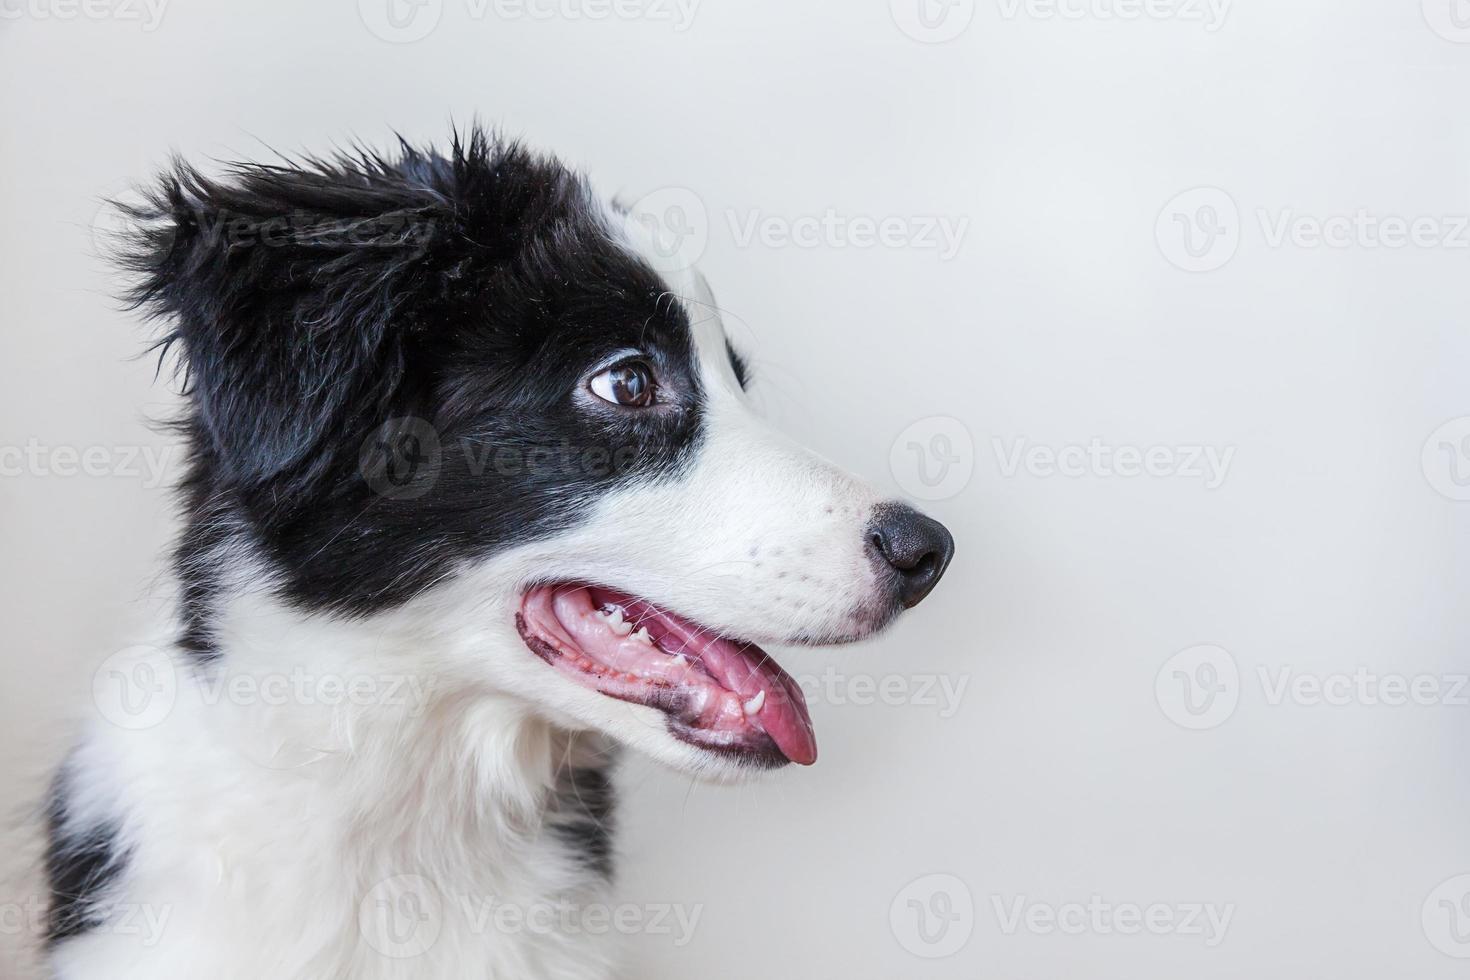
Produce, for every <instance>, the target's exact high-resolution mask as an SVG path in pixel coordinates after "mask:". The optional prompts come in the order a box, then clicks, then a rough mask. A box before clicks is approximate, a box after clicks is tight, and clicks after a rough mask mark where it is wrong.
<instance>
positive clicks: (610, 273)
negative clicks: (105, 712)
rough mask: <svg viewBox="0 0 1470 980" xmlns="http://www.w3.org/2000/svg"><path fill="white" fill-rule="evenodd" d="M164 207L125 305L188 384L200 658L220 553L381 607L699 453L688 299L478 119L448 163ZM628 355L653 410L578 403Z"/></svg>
mask: <svg viewBox="0 0 1470 980" xmlns="http://www.w3.org/2000/svg"><path fill="white" fill-rule="evenodd" d="M148 201H149V203H148V204H146V205H145V206H142V207H133V208H129V209H127V210H128V214H129V215H130V217H131V218H132V219H134V221H135V223H136V227H137V229H138V230H137V233H136V235H135V237H134V238H133V240H132V241H131V242H130V243H129V247H128V248H127V252H126V256H125V259H124V262H125V265H126V267H127V268H128V269H129V270H130V271H131V272H132V273H133V274H134V276H135V277H136V279H135V282H136V285H135V287H134V288H133V289H132V291H131V292H130V293H129V294H128V299H129V301H130V302H131V303H132V304H133V305H135V306H138V307H142V308H144V309H146V310H148V311H149V312H150V313H151V314H153V315H155V316H158V317H161V318H163V319H165V320H166V321H167V322H168V323H169V330H168V333H167V334H166V336H165V337H164V338H163V340H162V341H161V342H160V345H161V346H162V348H163V349H164V351H165V352H167V351H168V350H169V349H170V348H175V347H176V348H178V350H179V351H180V352H181V354H182V363H183V367H184V370H185V373H186V376H187V389H188V392H189V395H190V401H189V405H190V410H189V413H188V415H187V417H186V418H185V419H183V420H182V421H181V423H180V428H181V430H182V431H183V433H184V434H185V436H186V437H187V439H188V441H189V444H190V446H191V450H192V466H191V470H190V473H189V475H188V477H187V479H186V481H185V483H184V494H185V507H186V528H185V532H184V534H183V537H182V539H181V541H180V545H179V547H178V550H177V553H176V558H175V563H176V566H177V571H178V573H179V575H180V576H181V578H182V581H183V584H184V606H185V609H184V626H185V628H184V638H183V639H184V643H185V646H186V648H188V649H191V650H193V651H194V652H195V653H196V655H197V656H199V657H200V658H202V659H208V658H210V657H211V656H212V655H213V652H212V651H213V647H212V641H211V637H210V607H211V603H212V601H213V595H214V593H215V590H216V588H217V583H216V581H215V579H214V576H215V571H214V569H215V568H216V567H217V566H218V564H219V561H218V552H219V550H220V549H222V548H228V547H231V546H232V545H234V544H237V543H242V542H243V543H248V545H249V546H250V548H251V549H252V550H254V551H256V552H257V553H259V554H261V555H263V556H264V557H265V558H266V559H267V561H268V563H269V565H270V568H271V570H272V572H273V573H274V575H275V576H276V577H277V578H278V579H279V581H280V583H281V591H282V594H283V596H284V597H285V598H286V599H288V600H289V601H291V602H293V603H294V604H296V605H298V606H300V607H304V608H311V609H329V610H334V611H338V612H345V613H349V614H365V613H369V612H373V611H377V610H379V609H382V608H384V607H386V606H390V605H393V604H396V603H399V602H402V601H404V600H405V599H407V598H409V597H411V596H412V595H413V594H415V593H416V592H418V591H420V590H422V589H423V588H425V587H426V586H428V585H431V584H432V583H434V582H435V581H436V580H438V579H439V578H441V577H442V576H444V575H446V574H447V573H448V572H449V571H450V569H451V568H452V567H453V566H454V565H456V564H457V563H459V562H460V561H462V560H464V559H468V558H477V557H483V556H485V555H487V554H489V553H492V552H494V551H495V550H497V549H499V548H502V547H505V546H507V545H509V544H513V543H519V542H522V541H525V540H527V539H528V538H532V537H535V536H538V535H544V534H548V533H551V532H554V531H557V530H559V529H561V528H563V527H565V526H566V525H567V524H568V523H570V522H571V521H572V520H573V519H574V518H575V516H576V515H577V514H578V513H579V512H581V511H582V510H583V509H584V508H585V506H586V504H587V502H588V500H589V498H590V497H592V496H593V495H596V494H599V493H603V492H606V491H607V490H608V489H610V488H612V487H614V486H618V485H620V484H622V483H624V482H626V481H627V480H629V479H633V478H635V477H644V478H655V477H657V476H658V475H660V474H663V473H668V472H671V471H673V470H676V469H677V468H678V467H679V466H680V465H681V464H682V463H683V461H684V460H686V459H687V458H688V456H689V453H690V451H691V450H692V449H693V447H694V446H695V445H696V444H697V442H698V439H699V435H700V416H701V412H700V404H701V393H700V389H699V383H698V381H697V377H696V374H695V371H694V365H693V351H692V348H691V340H690V337H689V324H688V318H687V315H686V313H685V311H684V309H683V307H682V306H681V305H680V304H679V303H678V302H677V301H676V300H675V299H674V298H673V297H672V296H670V295H669V294H667V293H665V292H664V287H663V286H662V284H661V280H660V279H659V277H658V276H657V275H656V274H655V273H654V272H653V271H652V270H651V269H649V268H648V267H647V266H645V265H644V264H643V263H642V262H640V261H639V260H638V259H637V258H635V257H634V256H633V255H632V254H631V253H629V252H628V251H627V250H626V249H625V248H624V247H622V245H621V244H619V243H618V242H617V241H615V240H614V239H613V237H612V236H610V234H609V233H608V231H607V228H606V226H605V224H604V221H605V220H606V219H605V214H604V212H602V211H601V210H600V209H599V208H597V207H596V206H595V204H594V203H593V201H592V198H591V196H590V194H589V192H588V190H587V188H586V186H585V184H584V182H583V181H582V180H581V179H580V178H579V177H577V176H576V175H574V174H572V173H571V172H569V171H567V170H566V169H565V168H563V167H562V166H561V165H560V164H558V163H557V162H555V161H553V160H550V159H544V158H539V157H536V156H533V155H531V154H530V153H528V152H526V151H525V150H523V149H522V148H520V147H519V146H517V145H515V144H510V143H504V142H499V141H497V140H495V139H493V138H491V137H489V136H487V135H486V134H485V133H484V132H482V131H480V130H479V129H472V130H471V131H470V132H469V133H468V134H466V135H464V136H463V137H461V136H458V135H457V136H456V137H455V138H454V140H453V142H452V146H451V149H450V151H449V152H448V153H447V154H440V153H438V152H436V151H433V150H427V149H418V148H415V147H412V146H409V145H407V144H406V143H403V144H400V146H399V148H398V151H397V153H396V155H395V156H394V157H393V158H391V159H390V158H388V157H385V156H383V155H379V154H374V153H370V152H366V151H359V152H356V153H354V154H351V155H339V156H337V157H333V158H331V159H328V160H316V159H309V160H306V161H305V162H302V163H288V164H282V165H263V164H237V165H233V166H231V167H230V168H228V170H227V171H226V174H225V176H224V177H223V178H222V179H217V180H216V179H210V178H207V177H205V176H203V175H202V174H200V173H199V172H197V171H196V170H194V169H192V168H190V167H189V166H187V165H185V164H183V163H179V164H176V166H175V167H174V169H173V171H172V172H171V173H169V174H167V175H166V176H164V177H163V178H162V179H161V180H160V182H159V183H158V185H157V186H156V187H155V188H154V189H153V190H152V192H151V193H150V195H149V199H148ZM625 350H636V351H638V352H640V355H641V356H642V357H643V358H644V359H646V360H647V361H648V362H649V363H650V364H652V365H653V367H654V368H655V370H656V372H657V374H658V384H659V390H660V392H661V396H662V398H661V400H662V404H661V405H660V407H659V408H658V409H657V410H653V411H641V412H628V411H621V410H618V409H617V408H615V407H613V406H609V405H606V404H605V403H598V402H596V399H590V400H589V399H588V398H587V397H585V396H586V390H585V382H586V378H587V376H588V374H589V372H591V371H592V370H593V369H594V368H595V367H597V366H598V365H599V364H601V363H602V362H604V361H606V359H608V358H610V357H613V356H615V355H616V354H617V353H618V352H621V351H625ZM737 363H738V362H737ZM737 370H739V368H737ZM742 373H743V372H742Z"/></svg>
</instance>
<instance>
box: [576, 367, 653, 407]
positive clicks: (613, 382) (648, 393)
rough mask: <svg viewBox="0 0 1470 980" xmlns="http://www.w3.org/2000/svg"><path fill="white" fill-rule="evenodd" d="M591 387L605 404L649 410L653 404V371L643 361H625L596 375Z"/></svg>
mask: <svg viewBox="0 0 1470 980" xmlns="http://www.w3.org/2000/svg"><path fill="white" fill-rule="evenodd" d="M589 387H591V389H592V393H593V394H594V395H596V396H597V397H598V398H601V399H602V400H603V401H605V402H612V403H613V404H614V405H622V406H624V407H625V408H647V407H648V406H649V405H652V404H653V369H652V368H650V367H649V366H648V365H647V364H644V363H643V362H642V361H624V362H623V363H621V364H615V365H613V366H612V367H610V368H608V369H607V370H606V371H602V372H601V373H599V374H596V375H594V376H593V378H592V381H591V382H590V384H589Z"/></svg>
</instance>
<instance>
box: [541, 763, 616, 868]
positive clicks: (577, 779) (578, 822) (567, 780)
mask: <svg viewBox="0 0 1470 980" xmlns="http://www.w3.org/2000/svg"><path fill="white" fill-rule="evenodd" d="M616 803H617V797H616V794H615V792H614V789H613V783H612V779H611V778H610V776H609V773H608V771H607V769H602V768H590V767H575V766H569V767H567V768H566V769H563V770H562V771H561V772H560V773H559V774H558V776H557V786H556V805H555V806H554V807H553V810H552V816H551V827H552V829H553V830H554V831H555V832H556V834H557V836H558V837H560V838H561V839H562V840H564V841H566V843H567V844H568V845H569V846H570V847H571V848H572V850H573V851H575V852H576V853H577V855H578V856H579V857H580V858H581V859H582V861H583V862H584V863H585V864H586V866H587V867H588V868H590V869H591V870H593V871H595V872H596V873H598V874H600V875H602V876H603V877H604V878H611V877H612V872H613V829H614V827H613V808H614V807H615V805H616Z"/></svg>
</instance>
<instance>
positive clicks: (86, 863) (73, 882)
mask: <svg viewBox="0 0 1470 980" xmlns="http://www.w3.org/2000/svg"><path fill="white" fill-rule="evenodd" d="M67 793H68V791H67V785H66V776H65V773H64V772H63V774H62V775H61V776H60V777H58V778H57V780H56V783H55V785H53V786H52V789H51V796H50V798H49V800H48V801H47V806H46V879H47V883H48V885H49V887H50V890H51V902H50V905H49V907H48V908H47V913H46V942H47V943H48V944H51V945H54V944H56V943H58V942H60V941H61V940H63V939H66V938H67V937H68V936H76V935H80V934H81V933H84V932H86V931H87V930H89V929H93V928H96V927H97V926H98V925H100V924H101V923H102V921H103V920H104V918H105V913H104V912H103V911H102V909H101V905H102V895H103V893H104V892H105V890H106V889H107V887H108V885H110V884H111V883H112V882H113V881H114V880H116V878H117V877H118V875H120V874H121V873H122V871H123V868H124V867H125V865H126V863H127V855H126V853H124V852H123V850H122V849H121V848H120V847H119V845H118V827H117V824H116V823H114V822H111V821H103V822H100V823H95V824H92V825H90V826H85V827H75V826H72V825H71V824H70V822H69V821H68V819H67V818H68V811H67Z"/></svg>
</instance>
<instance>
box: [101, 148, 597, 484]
mask: <svg viewBox="0 0 1470 980" xmlns="http://www.w3.org/2000/svg"><path fill="white" fill-rule="evenodd" d="M400 150H401V155H399V156H397V157H396V158H395V159H393V160H391V161H390V160H387V159H385V158H384V157H381V156H378V155H375V154H372V153H368V152H361V151H360V152H358V153H356V154H353V155H350V156H349V155H343V156H338V157H334V158H332V159H330V160H325V161H323V160H315V159H312V160H308V161H306V162H305V163H304V164H300V165H297V164H290V165H283V166H266V165H258V164H240V165H233V166H231V167H229V168H228V170H227V171H226V174H225V176H224V177H223V178H221V179H209V178H206V177H204V176H203V175H201V174H200V173H199V172H198V171H197V170H195V169H193V168H191V167H189V166H188V165H186V164H183V163H181V162H180V163H176V164H175V166H174V168H173V169H172V171H171V172H170V173H168V174H167V175H166V176H164V177H163V178H162V179H161V180H160V181H159V182H158V184H157V185H156V187H155V188H154V189H153V190H152V191H151V192H149V194H148V195H147V201H146V203H145V204H143V205H141V206H128V207H124V211H125V213H126V215H127V217H129V218H130V219H131V221H130V226H131V229H132V231H131V232H130V237H129V240H128V242H127V243H126V244H125V246H124V254H123V256H122V262H123V265H124V266H125V268H127V269H128V271H129V272H130V273H132V274H133V276H134V286H133V288H132V289H131V290H130V292H129V293H128V294H127V297H126V298H127V299H128V300H129V301H130V303H131V304H132V305H133V306H135V307H142V308H144V309H147V310H148V311H149V312H150V313H152V314H153V315H155V316H159V317H161V318H164V319H166V320H167V321H168V322H169V323H170V329H169V331H168V333H167V334H166V336H165V337H164V338H163V339H162V340H161V341H160V345H161V346H162V347H163V348H164V350H165V352H166V351H167V350H168V349H169V348H170V347H172V346H174V345H177V346H178V348H180V350H181V354H182V361H183V366H184V369H185V372H186V377H187V384H186V389H187V391H188V392H189V396H190V398H191V400H192V409H193V419H192V422H193V426H192V429H193V432H194V434H195V438H196V441H197V442H199V443H201V445H198V446H196V450H197V451H198V452H200V453H203V454H207V455H208V456H209V461H210V463H211V464H212V465H213V469H214V472H215V474H216V476H217V477H218V478H220V479H222V480H223V481H225V484H226V485H227V486H230V487H233V488H237V489H240V490H245V491H251V490H263V489H266V488H267V487H269V492H270V494H271V496H273V497H274V496H282V497H284V496H286V495H287V494H288V493H289V491H291V490H295V489H299V488H301V487H304V486H306V485H309V484H310V483H311V482H312V481H313V480H315V479H317V478H319V477H320V476H321V475H322V474H324V473H325V472H327V471H329V470H330V469H331V468H332V466H333V465H334V463H336V462H339V461H340V459H339V458H338V457H340V456H342V455H343V454H349V455H350V456H351V457H352V458H353V459H355V458H356V454H357V451H358V448H359V445H360V443H361V441H362V438H364V437H365V436H366V434H367V433H369V432H371V431H372V429H373V428H374V427H376V426H377V425H378V424H380V423H381V422H383V421H384V420H385V419H386V418H388V417H390V416H391V415H393V414H394V412H393V409H394V407H395V403H396V401H397V400H398V399H399V398H400V396H401V395H402V389H403V388H404V386H405V377H406V373H407V364H408V363H409V361H410V359H411V358H412V349H413V345H414V343H415V338H416V337H421V336H423V335H424V334H425V333H426V332H429V331H435V330H443V329H445V328H446V326H448V325H446V323H445V322H444V321H445V319H446V311H448V310H451V309H452V308H454V307H455V305H456V303H460V304H462V303H463V301H464V299H465V296H466V294H467V292H468V291H470V290H472V289H473V288H474V286H475V283H476V282H483V281H484V279H485V278H486V276H487V275H488V273H489V271H490V268H491V267H492V266H493V265H494V264H495V263H498V262H503V261H504V260H505V259H506V258H508V257H509V256H511V255H513V254H515V253H516V251H517V250H518V249H520V248H521V247H523V246H524V245H525V242H526V238H527V236H528V235H531V234H532V233H533V232H532V228H533V226H534V223H535V219H536V217H537V212H544V211H545V210H547V209H548V208H551V207H553V206H554V204H555V203H556V202H555V200H554V199H557V198H564V197H565V196H566V194H568V193H571V192H573V191H574V190H575V188H570V187H569V185H568V181H567V180H565V179H563V178H565V176H566V175H565V171H562V170H561V169H560V168H559V167H558V166H557V165H555V164H554V163H553V162H550V161H545V160H540V159H536V158H532V157H530V156H529V155H528V154H526V153H525V152H524V151H523V150H521V149H520V148H518V147H517V146H515V145H513V144H500V143H496V142H494V141H492V140H491V139H489V138H488V137H486V136H485V135H484V134H483V133H482V132H481V131H479V130H478V129H475V130H473V131H472V132H471V134H470V137H469V139H468V140H463V141H462V140H460V139H459V138H456V139H455V142H454V146H453V152H452V154H451V155H449V156H448V157H444V156H440V155H438V154H435V153H433V152H430V151H419V150H416V149H414V148H412V147H409V146H408V145H407V144H401V146H400ZM538 205H539V206H538Z"/></svg>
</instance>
